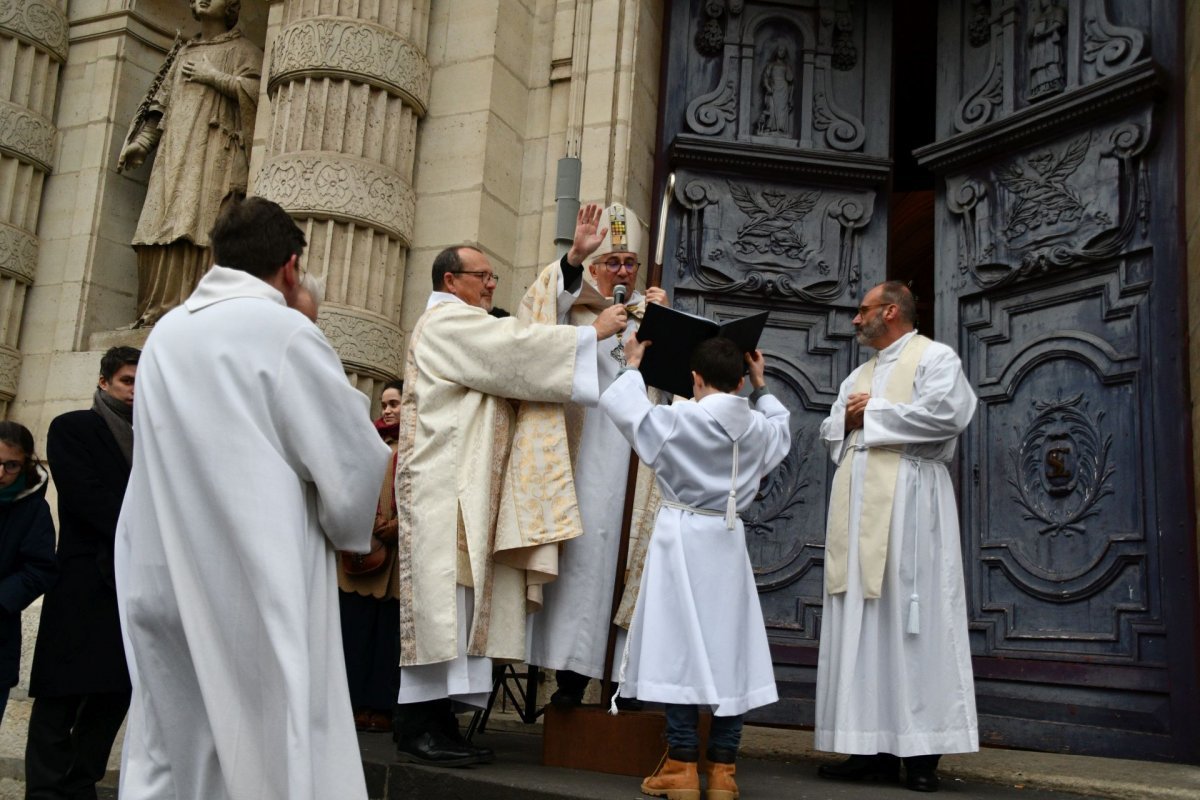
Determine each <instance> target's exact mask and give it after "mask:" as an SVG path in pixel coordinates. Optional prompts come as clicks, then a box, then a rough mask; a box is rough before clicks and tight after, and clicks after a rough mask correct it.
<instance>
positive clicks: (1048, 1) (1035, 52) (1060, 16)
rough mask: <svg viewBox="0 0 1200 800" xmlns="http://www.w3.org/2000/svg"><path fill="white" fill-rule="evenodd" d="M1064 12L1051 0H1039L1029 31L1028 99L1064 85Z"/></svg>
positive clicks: (1058, 90) (1060, 89)
mask: <svg viewBox="0 0 1200 800" xmlns="http://www.w3.org/2000/svg"><path fill="white" fill-rule="evenodd" d="M1066 27H1067V11H1066V9H1065V8H1063V7H1062V6H1060V5H1058V4H1057V3H1055V2H1054V0H1041V2H1040V3H1039V4H1038V11H1037V15H1036V16H1034V18H1033V27H1032V28H1031V29H1030V31H1029V99H1030V100H1037V99H1039V98H1042V97H1045V96H1047V95H1051V94H1056V93H1058V92H1061V91H1062V90H1063V89H1064V88H1065V87H1066V85H1067V80H1066V70H1065V64H1066V59H1065V58H1064V55H1063V43H1062V39H1063V32H1064V31H1065V30H1066Z"/></svg>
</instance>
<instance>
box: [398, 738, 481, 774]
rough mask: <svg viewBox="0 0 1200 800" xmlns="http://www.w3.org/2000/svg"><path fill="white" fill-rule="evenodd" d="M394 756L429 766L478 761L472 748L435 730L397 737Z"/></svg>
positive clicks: (461, 765) (467, 763)
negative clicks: (459, 743) (453, 740)
mask: <svg viewBox="0 0 1200 800" xmlns="http://www.w3.org/2000/svg"><path fill="white" fill-rule="evenodd" d="M396 758H397V760H399V761H403V762H407V763H410V764H424V765H426V766H430V767H466V766H469V765H471V764H478V763H479V756H478V754H477V753H476V752H475V751H474V750H471V749H468V748H466V747H463V746H462V745H458V744H455V743H454V742H452V741H450V740H449V739H447V738H446V737H445V736H443V735H442V734H441V733H438V732H435V731H424V732H423V733H418V734H417V735H416V736H405V737H400V738H398V739H397V741H396Z"/></svg>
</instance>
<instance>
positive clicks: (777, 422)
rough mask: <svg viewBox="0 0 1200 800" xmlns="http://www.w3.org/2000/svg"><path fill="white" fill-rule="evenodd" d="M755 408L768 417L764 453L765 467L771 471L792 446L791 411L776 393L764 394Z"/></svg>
mask: <svg viewBox="0 0 1200 800" xmlns="http://www.w3.org/2000/svg"><path fill="white" fill-rule="evenodd" d="M754 410H755V411H758V412H761V413H762V415H763V416H764V417H766V418H767V430H768V431H769V432H770V433H769V435H768V437H767V444H766V446H765V447H764V453H763V469H764V470H765V471H770V470H773V469H775V467H777V466H778V465H779V462H781V461H783V459H784V458H785V457H786V456H787V454H788V450H790V449H791V447H792V435H791V433H790V431H789V430H788V421H789V420H790V419H791V412H789V411H788V410H787V407H786V406H784V404H783V403H781V402H779V400H778V399H776V398H775V396H774V395H770V394H764V395H763V396H762V397H760V398H758V402H757V403H755V404H754Z"/></svg>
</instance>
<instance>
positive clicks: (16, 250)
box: [0, 222, 38, 283]
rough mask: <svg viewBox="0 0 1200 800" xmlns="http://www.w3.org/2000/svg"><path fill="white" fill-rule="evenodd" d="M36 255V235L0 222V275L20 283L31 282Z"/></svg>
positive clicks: (35, 269) (35, 268)
mask: <svg viewBox="0 0 1200 800" xmlns="http://www.w3.org/2000/svg"><path fill="white" fill-rule="evenodd" d="M37 257H38V240H37V237H36V236H34V235H32V234H30V233H27V232H25V231H23V230H21V229H20V228H17V227H14V226H12V225H8V224H6V223H4V222H0V275H7V276H8V277H10V278H12V279H13V280H17V281H20V282H21V283H33V275H34V273H35V272H36V271H37Z"/></svg>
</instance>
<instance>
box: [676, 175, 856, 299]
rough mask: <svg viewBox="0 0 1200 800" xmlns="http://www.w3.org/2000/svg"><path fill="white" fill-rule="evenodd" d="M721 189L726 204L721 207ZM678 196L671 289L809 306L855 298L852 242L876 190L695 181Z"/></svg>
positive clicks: (680, 186)
mask: <svg viewBox="0 0 1200 800" xmlns="http://www.w3.org/2000/svg"><path fill="white" fill-rule="evenodd" d="M722 189H723V190H725V191H722ZM726 191H727V192H728V197H729V198H730V201H731V202H726V203H723V202H722V200H721V198H722V197H723V196H725V195H726ZM676 199H677V200H678V201H679V203H680V204H681V205H682V206H683V207H684V209H686V212H685V214H684V215H683V218H682V220H681V225H680V237H679V241H678V243H677V249H676V262H677V264H678V267H677V269H678V275H677V282H676V284H675V286H676V287H677V288H694V289H700V290H704V291H708V292H718V293H723V294H727V293H734V292H741V293H763V294H766V295H774V296H779V297H794V298H798V299H801V300H806V301H808V302H813V303H829V302H833V301H835V300H839V299H843V298H845V297H854V296H856V295H857V290H858V282H859V276H860V274H861V268H860V264H859V256H858V237H859V235H860V233H861V231H862V229H863V228H864V227H865V226H866V225H867V224H868V223H869V222H870V221H871V213H872V210H873V206H874V200H875V194H874V192H871V191H867V192H863V193H846V192H844V191H829V192H822V191H820V190H815V189H814V190H801V189H794V188H775V187H772V186H770V185H765V186H763V185H755V184H752V183H748V182H741V181H737V180H729V181H727V185H726V186H724V187H720V189H719V188H718V186H717V185H716V184H714V183H712V182H709V181H706V180H703V179H696V180H690V181H684V182H680V183H679V184H677V188H676ZM847 293H849V294H847Z"/></svg>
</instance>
